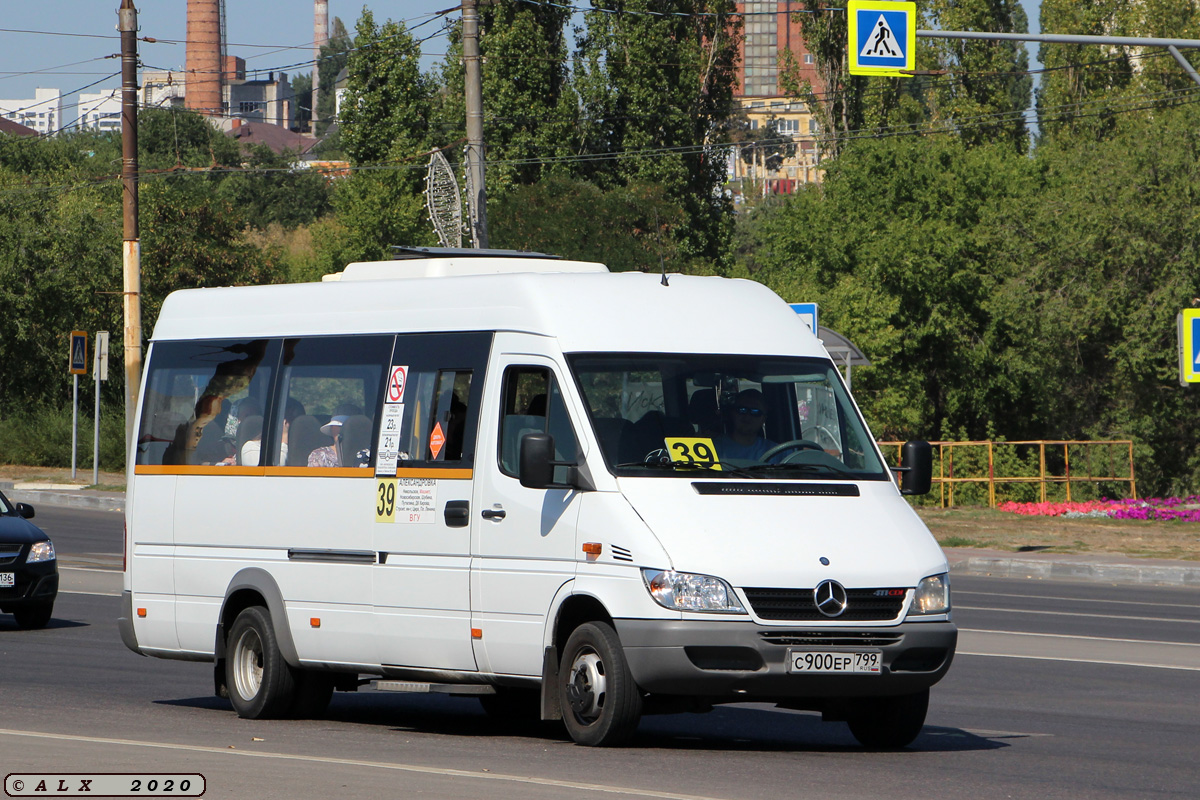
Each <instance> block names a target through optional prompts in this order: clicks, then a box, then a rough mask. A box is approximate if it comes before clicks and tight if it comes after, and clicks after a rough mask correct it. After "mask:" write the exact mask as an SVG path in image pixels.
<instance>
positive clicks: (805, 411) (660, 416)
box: [568, 353, 891, 480]
mask: <svg viewBox="0 0 1200 800" xmlns="http://www.w3.org/2000/svg"><path fill="white" fill-rule="evenodd" d="M568 359H569V361H570V364H571V368H572V370H573V372H574V374H575V379H576V381H577V382H578V384H579V388H580V390H581V391H582V393H583V398H584V400H585V402H586V403H587V406H588V411H589V413H590V415H591V422H592V427H593V430H594V431H595V432H596V438H597V439H598V440H599V442H600V447H601V449H602V450H603V452H604V458H605V461H606V462H607V463H608V466H609V468H610V469H612V470H613V471H614V472H615V473H616V474H618V475H639V476H656V477H657V476H663V477H672V476H679V475H683V476H687V477H690V478H694V477H696V476H697V475H698V474H701V471H703V473H706V474H711V476H712V477H718V476H720V477H729V478H760V477H771V478H780V477H798V478H806V479H807V478H814V479H840V480H846V479H852V480H890V479H891V475H890V472H889V471H888V470H887V469H886V468H885V467H884V464H883V462H882V461H881V460H880V457H879V454H878V452H877V450H876V448H875V444H874V442H873V440H872V439H871V436H870V434H869V433H868V432H867V428H866V425H865V424H864V423H863V421H862V418H861V417H860V416H859V413H858V410H857V409H856V408H855V406H854V404H853V403H852V402H851V400H850V396H849V394H848V393H847V392H846V389H845V386H844V384H843V383H842V381H841V377H840V376H839V375H838V373H837V370H836V369H835V368H834V366H833V364H832V362H830V361H827V360H824V359H817V358H783V357H779V356H753V355H692V354H675V353H621V354H612V353H576V354H573V355H571V356H568ZM718 473H719V475H718Z"/></svg>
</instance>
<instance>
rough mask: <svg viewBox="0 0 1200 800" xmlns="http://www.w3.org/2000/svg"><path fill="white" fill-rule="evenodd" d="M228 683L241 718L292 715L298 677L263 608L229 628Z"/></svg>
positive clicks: (246, 614)
mask: <svg viewBox="0 0 1200 800" xmlns="http://www.w3.org/2000/svg"><path fill="white" fill-rule="evenodd" d="M225 684H226V686H227V687H228V690H229V701H230V702H231V703H233V710H234V711H236V712H237V713H238V716H239V717H242V718H244V719H276V718H279V717H285V716H288V715H289V712H290V710H291V707H292V703H293V701H294V699H295V696H296V675H295V672H294V670H293V669H292V668H291V667H290V666H289V665H288V663H287V662H286V661H284V660H283V655H282V654H281V653H280V652H279V643H278V640H276V638H275V629H274V627H272V625H271V615H270V614H268V613H267V610H266V609H265V608H263V607H262V606H250V607H249V608H247V609H245V610H243V611H242V613H240V614H238V615H237V619H235V620H234V621H233V626H232V627H231V628H230V629H229V638H228V640H227V646H226V655H225Z"/></svg>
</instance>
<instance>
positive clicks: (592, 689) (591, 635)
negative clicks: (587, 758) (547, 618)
mask: <svg viewBox="0 0 1200 800" xmlns="http://www.w3.org/2000/svg"><path fill="white" fill-rule="evenodd" d="M558 691H559V702H560V703H561V704H562V710H563V722H564V723H565V724H566V726H567V733H569V734H570V735H571V738H572V739H574V740H575V743H576V744H582V745H587V746H590V747H606V746H611V745H616V744H620V743H621V742H623V741H625V740H626V739H628V738H629V737H630V736H631V735H633V732H634V731H635V730H636V729H637V726H638V721H639V720H640V719H641V716H642V694H641V690H639V689H638V687H637V684H636V683H634V681H633V674H632V673H631V672H630V671H629V662H628V661H626V660H625V652H624V650H622V648H621V640H620V639H619V638H617V632H616V631H615V630H613V629H612V626H610V625H607V624H605V623H603V622H586V623H584V624H583V625H580V626H579V627H578V628H576V629H575V630H574V631H573V632H572V633H571V635H570V637H569V638H568V639H567V645H566V647H564V648H563V659H562V662H561V664H560V666H559V670H558Z"/></svg>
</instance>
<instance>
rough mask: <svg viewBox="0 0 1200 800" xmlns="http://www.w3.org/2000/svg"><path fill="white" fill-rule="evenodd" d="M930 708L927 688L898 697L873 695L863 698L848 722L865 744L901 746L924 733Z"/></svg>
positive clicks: (896, 748)
mask: <svg viewBox="0 0 1200 800" xmlns="http://www.w3.org/2000/svg"><path fill="white" fill-rule="evenodd" d="M928 709H929V690H928V689H924V690H922V691H920V692H917V693H916V694H905V695H900V696H898V697H872V698H870V699H863V700H861V701H860V702H859V703H858V705H857V708H855V710H854V711H853V712H852V713H851V714H850V715H849V716H848V717H847V718H846V722H847V724H849V726H850V732H851V733H852V734H854V738H855V739H858V741H859V744H861V745H862V746H863V747H870V748H872V749H876V750H898V749H900V748H901V747H907V746H908V745H910V744H912V741H913V739H916V738H917V736H918V735H919V734H920V733H921V728H922V727H923V726H924V725H925V713H926V712H927V711H928Z"/></svg>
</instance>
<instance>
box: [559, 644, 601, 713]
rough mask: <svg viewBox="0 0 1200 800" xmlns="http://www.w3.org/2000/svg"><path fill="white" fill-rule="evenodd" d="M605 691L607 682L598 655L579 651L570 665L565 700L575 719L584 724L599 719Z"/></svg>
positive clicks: (593, 652) (589, 651) (594, 652)
mask: <svg viewBox="0 0 1200 800" xmlns="http://www.w3.org/2000/svg"><path fill="white" fill-rule="evenodd" d="M607 689H608V681H607V679H606V678H605V675H604V662H603V661H602V660H601V659H600V655H599V654H598V653H597V652H596V651H595V650H592V649H590V648H589V649H587V650H583V651H580V653H579V654H578V655H577V656H575V661H574V662H573V663H572V664H571V680H570V684H569V685H568V686H567V700H568V702H570V704H571V711H572V712H573V713H574V714H575V718H576V719H578V720H579V721H580V722H582V723H585V724H590V723H592V722H595V721H596V720H597V719H599V718H600V715H601V714H602V713H604V698H605V694H606V692H607Z"/></svg>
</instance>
